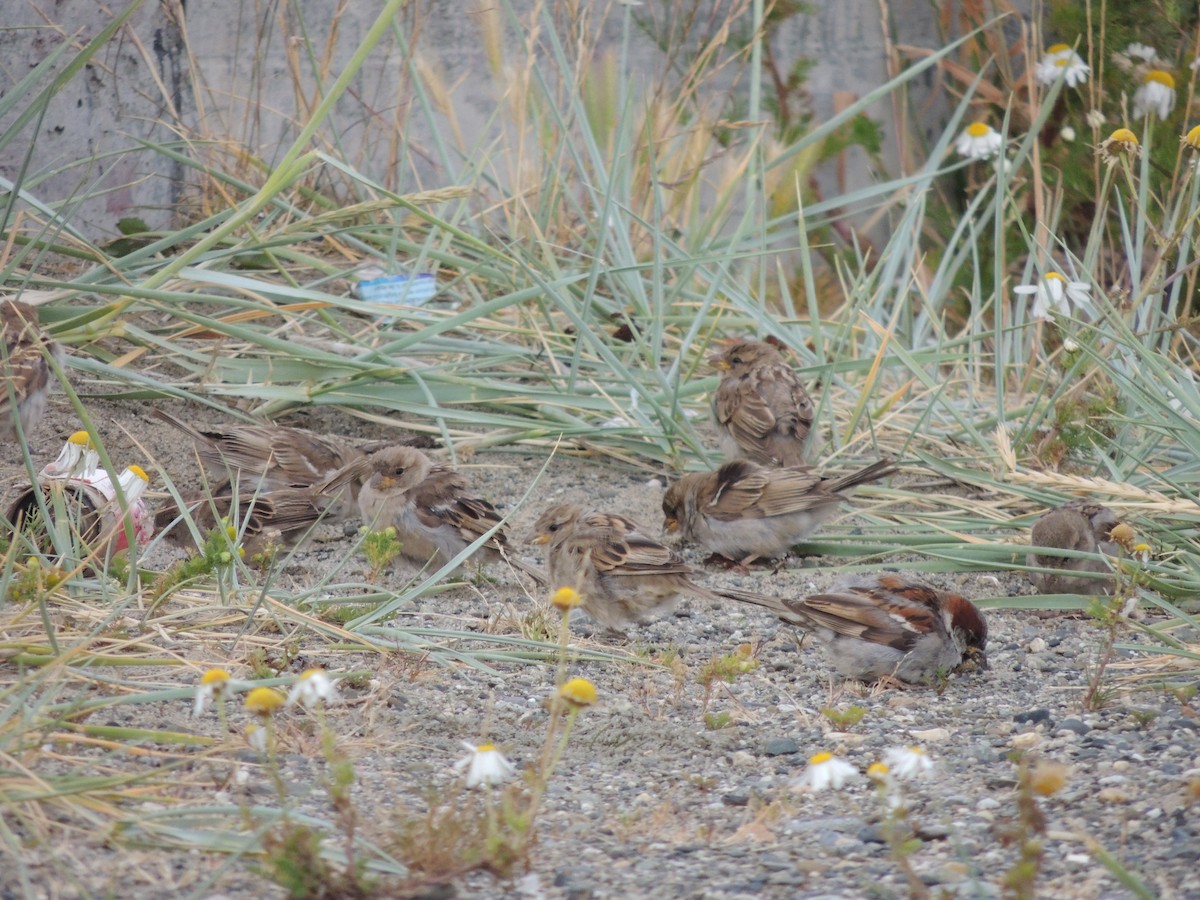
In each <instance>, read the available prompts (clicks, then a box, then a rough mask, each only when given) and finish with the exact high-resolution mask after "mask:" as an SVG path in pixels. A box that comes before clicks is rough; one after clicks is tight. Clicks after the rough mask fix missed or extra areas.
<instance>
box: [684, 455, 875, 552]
mask: <svg viewBox="0 0 1200 900" xmlns="http://www.w3.org/2000/svg"><path fill="white" fill-rule="evenodd" d="M895 471H896V466H895V464H894V462H893V461H892V460H890V459H884V460H880V461H879V462H876V463H872V464H871V465H869V466H866V467H865V468H863V469H859V470H858V471H857V472H852V473H850V474H849V475H843V476H841V477H839V478H832V477H825V476H823V475H822V474H821V473H820V472H819V471H818V470H817V469H814V468H812V467H811V466H788V467H786V468H779V469H776V468H770V467H767V466H762V465H759V464H758V463H754V462H750V461H749V460H744V459H743V460H734V461H732V462H727V463H725V464H724V465H722V466H720V467H719V468H717V469H716V470H714V471H712V472H697V473H693V474H689V475H684V476H683V477H682V478H680V479H679V480H678V481H676V482H675V483H674V484H673V485H671V486H670V487H669V488H668V489H667V492H666V494H665V496H664V497H663V502H662V508H663V516H664V517H665V518H664V522H663V528H664V529H665V530H666V531H667V532H668V533H671V532H678V533H679V534H680V536H681V537H683V538H684V539H685V540H690V541H695V542H696V543H698V544H700V545H701V546H702V547H704V548H705V549H707V550H709V551H711V552H712V553H715V554H717V555H718V556H721V557H724V558H725V559H728V560H731V561H732V562H734V563H737V564H739V565H742V566H746V565H749V564H750V563H751V562H753V561H754V560H755V559H758V558H759V557H773V556H780V555H781V554H784V553H786V552H787V551H788V549H789V548H790V547H792V546H793V545H794V544H797V543H799V542H800V541H802V540H804V539H805V538H806V537H808V536H809V535H810V534H812V533H813V531H815V530H816V529H817V527H818V526H820V525H821V524H822V523H823V522H825V521H826V520H828V519H830V518H831V517H832V516H834V515H835V514H836V512H837V508H838V504H840V503H841V502H842V501H843V500H845V499H846V495H845V494H844V493H843V492H844V491H848V490H850V489H851V488H854V487H856V486H857V485H860V484H863V483H865V482H868V481H875V480H876V479H879V478H883V477H885V476H887V475H890V474H892V473H893V472H895Z"/></svg>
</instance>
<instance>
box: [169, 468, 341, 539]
mask: <svg viewBox="0 0 1200 900" xmlns="http://www.w3.org/2000/svg"><path fill="white" fill-rule="evenodd" d="M327 503H328V498H326V497H323V496H322V495H321V494H320V492H319V491H317V490H314V489H313V488H290V487H284V488H274V489H272V490H266V489H263V488H255V487H247V486H239V488H238V490H237V491H236V492H235V491H234V488H233V485H232V484H231V483H230V482H228V481H224V482H222V483H221V484H219V485H217V486H216V487H214V488H213V489H212V490H211V491H207V492H201V493H197V494H193V495H191V496H189V497H187V498H185V499H184V501H183V506H184V508H185V509H186V510H187V514H188V516H190V517H191V519H192V522H193V523H195V525H196V529H197V531H199V533H200V540H201V542H203V540H204V538H205V536H206V535H207V534H208V533H209V532H211V531H212V530H213V529H214V528H217V527H218V525H223V526H225V527H228V528H232V529H234V531H233V534H231V535H230V537H231V538H232V537H234V536H238V537H239V538H240V541H241V544H242V546H243V547H245V548H246V551H247V552H248V553H250V554H251V555H254V554H257V553H261V552H263V551H264V550H267V549H269V548H270V547H271V546H281V547H293V546H296V545H297V544H298V543H299V542H300V541H301V540H302V539H303V538H304V537H305V536H306V535H308V533H309V531H310V529H311V528H312V527H313V525H315V524H316V523H317V522H318V521H320V519H321V517H322V516H323V515H325V512H324V510H325V507H326V505H327ZM154 520H155V523H156V525H157V528H158V530H159V531H161V532H162V533H163V537H164V538H165V539H166V540H168V541H170V542H171V543H173V544H176V545H179V546H185V545H195V543H196V541H195V535H193V533H192V531H191V529H190V528H188V526H187V523H186V522H185V520H184V516H183V514H182V513H181V512H180V510H179V504H178V503H176V502H175V501H174V500H172V501H170V502H168V503H167V504H166V505H165V506H163V507H162V508H161V509H159V511H158V513H157V514H156V515H155V517H154Z"/></svg>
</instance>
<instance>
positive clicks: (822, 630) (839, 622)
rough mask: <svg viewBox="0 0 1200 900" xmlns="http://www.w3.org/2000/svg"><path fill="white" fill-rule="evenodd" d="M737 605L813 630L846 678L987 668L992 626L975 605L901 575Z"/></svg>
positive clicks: (924, 678) (910, 678)
mask: <svg viewBox="0 0 1200 900" xmlns="http://www.w3.org/2000/svg"><path fill="white" fill-rule="evenodd" d="M739 599H748V600H749V602H751V603H757V604H758V605H760V606H764V607H766V608H767V609H770V610H771V611H772V612H774V613H775V614H776V615H778V616H779V617H780V618H781V619H782V620H783V621H785V622H788V623H790V624H792V625H798V626H800V627H802V628H806V629H811V630H812V631H814V632H815V633H816V635H817V636H818V638H819V639H820V640H821V641H822V642H823V643H824V644H825V645H826V649H827V652H828V657H829V661H830V662H831V663H832V665H833V667H834V668H835V669H836V670H837V671H838V672H839V673H840V674H842V675H843V676H845V677H847V678H852V679H857V680H859V681H868V682H869V681H877V680H879V679H883V678H893V679H898V680H899V681H902V682H910V683H915V682H928V681H930V680H932V679H933V678H934V677H935V676H936V675H937V673H938V672H939V671H941V672H946V671H950V670H953V669H956V668H958V667H959V666H960V665H962V664H963V663H964V662H968V661H971V662H974V663H975V664H976V665H977V666H979V667H980V668H986V667H987V656H986V653H985V650H986V647H987V622H986V621H985V620H984V618H983V615H982V613H980V611H979V610H978V609H977V608H976V607H975V605H974V604H973V603H971V601H969V600H967V599H966V598H965V597H962V596H960V595H958V594H948V593H945V592H943V591H939V590H936V589H934V588H932V587H930V586H929V585H926V584H922V583H920V582H918V581H909V580H908V579H906V578H904V577H903V576H901V575H890V574H889V575H877V576H867V577H865V578H864V577H857V578H850V579H847V580H845V581H843V582H841V583H840V584H839V585H837V586H836V587H834V589H833V590H831V591H829V592H827V593H824V594H816V595H814V596H811V597H807V598H805V599H803V600H776V599H774V598H765V599H766V600H767V601H769V602H765V603H764V602H761V601H760V600H756V599H752V598H739Z"/></svg>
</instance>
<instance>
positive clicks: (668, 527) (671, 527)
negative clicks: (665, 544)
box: [663, 518, 679, 534]
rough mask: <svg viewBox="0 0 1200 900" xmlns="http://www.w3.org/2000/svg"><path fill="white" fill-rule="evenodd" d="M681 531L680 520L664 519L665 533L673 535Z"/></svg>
mask: <svg viewBox="0 0 1200 900" xmlns="http://www.w3.org/2000/svg"><path fill="white" fill-rule="evenodd" d="M678 530H679V520H678V519H673V518H666V519H663V531H665V532H666V533H667V534H673V533H674V532H676V531H678Z"/></svg>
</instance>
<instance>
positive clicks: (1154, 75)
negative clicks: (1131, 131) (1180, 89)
mask: <svg viewBox="0 0 1200 900" xmlns="http://www.w3.org/2000/svg"><path fill="white" fill-rule="evenodd" d="M1174 108H1175V79H1174V78H1172V77H1171V73H1170V72H1164V71H1163V70H1162V69H1151V70H1150V71H1149V72H1147V73H1146V74H1145V75H1143V76H1142V84H1141V86H1140V87H1139V88H1138V89H1137V90H1136V91H1134V92H1133V116H1134V118H1135V119H1140V118H1141V117H1142V116H1146V115H1149V114H1150V113H1152V112H1153V113H1157V114H1158V117H1159V118H1160V119H1165V118H1166V117H1167V116H1169V115H1170V114H1171V110H1172V109H1174Z"/></svg>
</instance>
